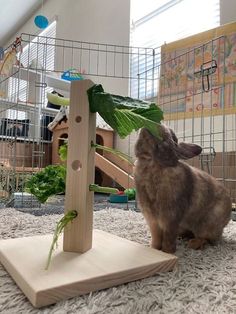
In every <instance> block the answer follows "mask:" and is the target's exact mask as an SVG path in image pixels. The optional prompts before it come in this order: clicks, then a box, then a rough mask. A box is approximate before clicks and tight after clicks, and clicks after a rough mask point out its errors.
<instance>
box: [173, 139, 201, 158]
mask: <svg viewBox="0 0 236 314" xmlns="http://www.w3.org/2000/svg"><path fill="white" fill-rule="evenodd" d="M201 152H202V148H201V146H198V145H196V144H188V143H183V142H182V143H179V144H178V148H177V150H176V153H177V156H178V158H179V159H190V158H193V157H195V156H197V155H199V154H201Z"/></svg>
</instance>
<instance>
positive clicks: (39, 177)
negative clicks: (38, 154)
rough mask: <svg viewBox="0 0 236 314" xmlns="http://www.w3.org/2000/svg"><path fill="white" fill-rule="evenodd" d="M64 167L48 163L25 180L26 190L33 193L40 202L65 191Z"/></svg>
mask: <svg viewBox="0 0 236 314" xmlns="http://www.w3.org/2000/svg"><path fill="white" fill-rule="evenodd" d="M65 185H66V167H65V166H63V165H54V166H53V165H50V166H47V167H46V168H44V169H43V170H41V171H39V172H37V173H36V174H34V175H33V176H32V177H31V178H30V179H29V180H28V181H27V182H26V189H25V190H26V191H27V192H29V193H31V194H33V195H35V196H36V197H37V199H38V200H39V201H40V202H41V203H45V202H46V201H47V199H48V198H49V197H50V196H52V195H55V194H59V193H65Z"/></svg>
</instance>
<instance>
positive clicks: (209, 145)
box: [0, 34, 236, 202]
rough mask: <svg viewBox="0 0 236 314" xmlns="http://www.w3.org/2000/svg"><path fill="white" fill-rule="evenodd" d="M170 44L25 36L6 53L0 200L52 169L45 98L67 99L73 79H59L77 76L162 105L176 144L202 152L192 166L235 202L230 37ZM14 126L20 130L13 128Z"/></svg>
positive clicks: (50, 114)
mask: <svg viewBox="0 0 236 314" xmlns="http://www.w3.org/2000/svg"><path fill="white" fill-rule="evenodd" d="M168 47H169V46H168V45H164V46H162V47H161V49H160V48H157V49H152V48H139V47H127V46H117V45H109V44H99V43H88V42H80V41H71V40H65V39H55V38H50V37H44V36H37V37H35V36H33V35H30V34H22V36H21V37H20V39H17V41H16V42H15V43H13V45H12V46H10V47H9V48H8V49H7V50H6V51H5V55H6V54H7V53H8V52H12V51H13V52H14V58H15V59H14V61H13V62H12V64H13V65H12V66H9V67H8V68H7V69H6V70H5V72H4V71H1V72H0V79H1V82H0V93H1V94H0V95H1V98H0V103H1V111H0V118H1V135H0V136H1V137H0V146H1V147H2V148H1V150H0V162H1V172H0V173H1V174H0V175H1V187H0V190H1V193H2V194H1V196H2V198H4V197H5V198H7V197H9V195H8V194H9V191H10V192H12V191H23V189H24V182H25V179H26V177H27V176H28V175H31V173H34V172H36V171H38V170H39V169H41V168H43V167H45V166H46V165H48V164H51V161H52V160H51V152H52V134H51V133H50V132H49V130H48V129H47V125H48V123H49V122H50V121H52V120H53V118H54V117H55V115H56V114H57V112H58V110H57V109H55V108H52V106H49V104H48V101H47V97H46V93H47V92H52V91H53V90H54V91H56V92H58V93H60V94H62V95H63V96H65V97H69V90H70V82H69V81H67V80H65V79H63V78H62V76H63V75H64V76H65V75H68V74H69V75H71V74H72V76H74V75H75V76H76V75H77V74H78V73H80V74H82V75H83V77H84V78H90V79H91V80H93V81H94V82H95V83H100V84H102V85H103V87H104V89H105V90H106V91H108V92H111V93H115V94H120V95H128V94H129V95H130V96H131V97H133V98H140V99H146V100H154V101H157V103H158V104H159V105H160V107H161V108H162V109H163V111H164V114H165V122H166V123H167V124H168V125H170V126H171V127H172V128H173V129H174V131H175V132H176V134H177V136H178V138H179V140H180V141H181V140H183V141H187V142H193V143H197V144H200V145H201V146H202V148H203V151H202V154H201V155H200V156H199V157H196V158H194V159H193V160H191V161H189V162H190V163H191V164H192V165H194V166H196V167H199V168H202V169H203V170H205V171H207V172H209V173H210V174H212V175H213V176H215V177H216V178H217V179H218V180H220V181H222V182H223V183H224V184H225V185H226V187H227V188H228V189H229V191H230V194H231V197H232V201H233V202H235V199H236V170H235V164H236V154H235V145H236V144H235V127H236V117H235V108H234V106H235V95H236V92H235V91H236V87H235V83H234V71H231V70H232V66H233V61H232V60H235V55H234V53H235V52H234V50H233V49H232V45H231V44H230V43H229V38H228V37H226V36H221V37H218V38H214V39H211V40H209V41H208V42H205V43H204V44H202V45H199V46H195V47H193V48H191V49H190V48H184V49H182V48H180V49H177V50H176V49H169V48H168ZM98 121H100V120H99V119H98ZM100 123H102V122H101V121H100ZM15 124H17V126H18V127H20V130H21V133H17V132H16V131H14V129H12V128H11V126H15ZM129 153H130V152H129Z"/></svg>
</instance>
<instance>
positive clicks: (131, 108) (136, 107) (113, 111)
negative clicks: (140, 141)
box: [87, 85, 163, 138]
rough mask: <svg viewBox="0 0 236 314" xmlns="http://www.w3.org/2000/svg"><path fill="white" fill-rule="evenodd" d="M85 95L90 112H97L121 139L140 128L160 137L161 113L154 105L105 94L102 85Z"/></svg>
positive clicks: (91, 89)
mask: <svg viewBox="0 0 236 314" xmlns="http://www.w3.org/2000/svg"><path fill="white" fill-rule="evenodd" d="M87 93H88V99H89V106H90V111H91V112H98V113H99V114H100V116H101V117H102V118H103V119H104V120H105V121H106V123H107V124H109V125H110V126H111V127H112V128H113V129H114V130H115V131H116V132H117V133H118V134H119V136H120V137H121V138H124V137H126V136H127V135H129V134H130V133H131V132H132V131H134V130H135V131H137V130H138V129H140V128H142V127H145V128H147V129H148V130H149V131H150V132H151V133H152V134H153V135H155V136H157V137H160V135H159V128H158V125H159V124H160V122H161V120H163V112H162V111H161V109H160V108H159V107H158V106H156V104H155V103H149V102H146V101H143V100H139V99H133V98H130V97H123V96H119V95H112V94H109V93H105V92H104V90H103V87H102V85H94V86H92V87H91V88H90V89H88V91H87Z"/></svg>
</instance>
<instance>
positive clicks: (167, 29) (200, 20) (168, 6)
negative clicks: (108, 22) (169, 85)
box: [130, 0, 220, 98]
mask: <svg viewBox="0 0 236 314" xmlns="http://www.w3.org/2000/svg"><path fill="white" fill-rule="evenodd" d="M219 25H220V1H219V0H207V1H206V0H197V1H196V0H169V1H167V0H149V1H142V0H131V31H130V41H131V45H132V46H138V47H151V48H156V49H155V64H156V65H157V64H158V63H160V48H158V47H160V46H161V45H163V44H164V43H169V42H172V41H175V40H178V39H181V38H184V37H188V36H191V35H194V34H196V33H199V32H203V31H205V30H208V29H211V28H214V27H217V26H219ZM134 59H135V57H133V60H131V72H132V73H135V72H138V69H137V68H140V67H141V68H142V65H140V64H138V61H137V60H134ZM136 59H137V58H136ZM151 66H152V65H151V64H150V69H151ZM146 70H147V69H146ZM148 72H151V70H150V71H148ZM148 75H150V74H148ZM152 75H153V74H152ZM138 84H139V85H140V83H138V82H137V81H134V84H133V86H131V87H132V88H131V91H132V93H134V94H135V93H137V90H138V89H139V96H140V97H142V98H148V97H151V96H153V95H151V94H152V93H153V91H151V89H150V88H149V90H145V88H146V86H138ZM131 85H132V84H131ZM141 85H144V84H141ZM156 85H157V84H156Z"/></svg>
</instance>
